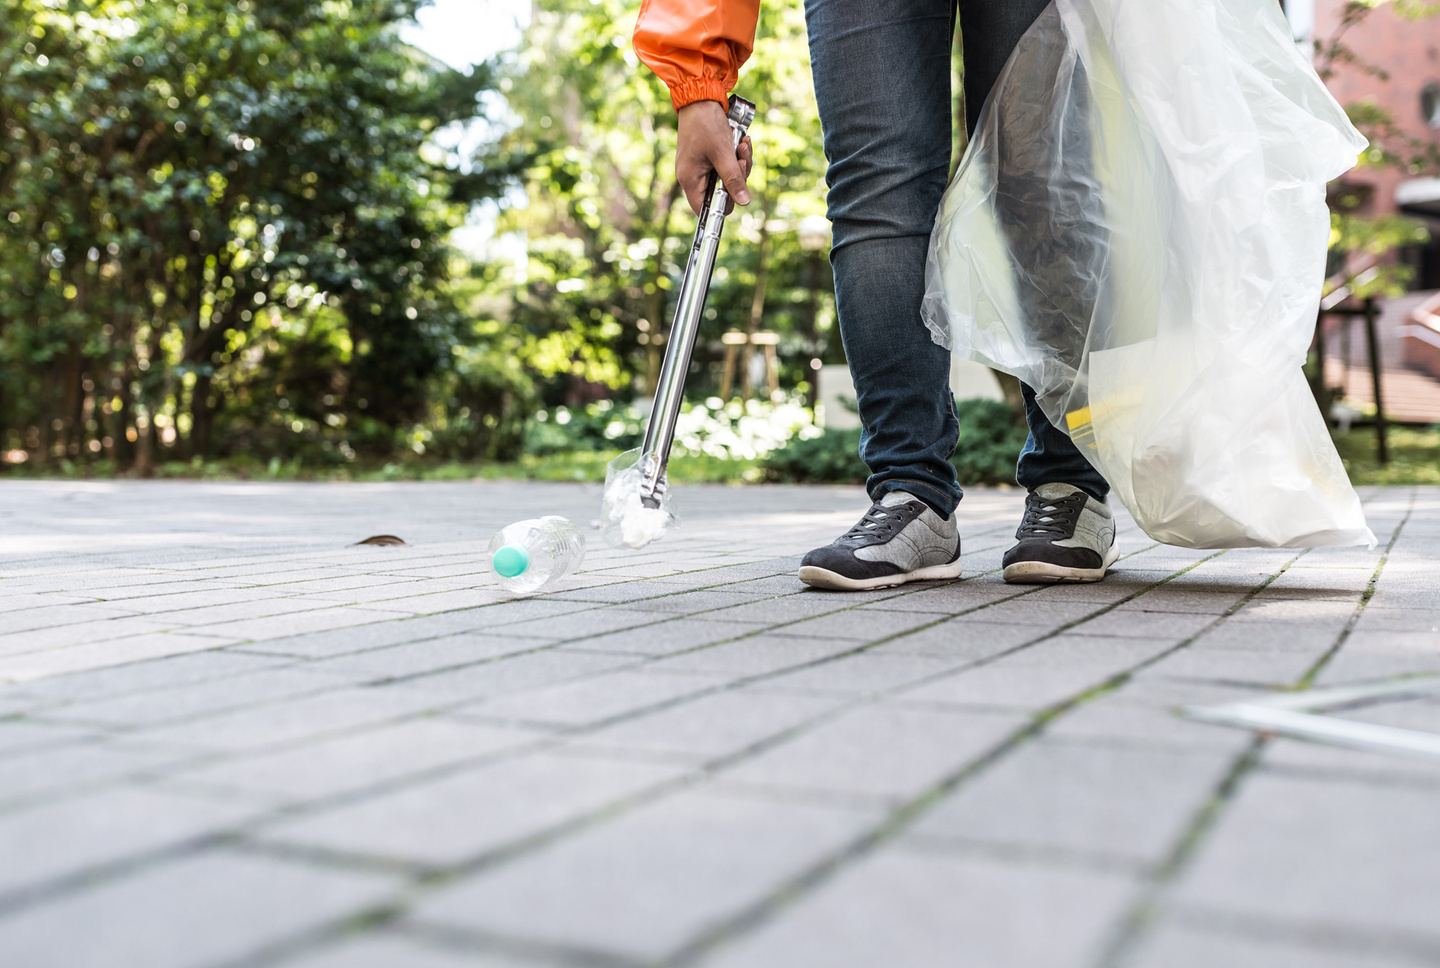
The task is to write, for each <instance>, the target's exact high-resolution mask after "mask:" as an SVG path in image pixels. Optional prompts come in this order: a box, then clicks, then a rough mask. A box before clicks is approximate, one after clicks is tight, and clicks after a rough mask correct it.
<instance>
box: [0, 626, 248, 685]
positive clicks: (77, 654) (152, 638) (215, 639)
mask: <svg viewBox="0 0 1440 968" xmlns="http://www.w3.org/2000/svg"><path fill="white" fill-rule="evenodd" d="M110 624H112V625H113V623H110ZM70 628H71V629H76V630H78V629H81V628H82V626H70ZM107 634H108V633H107ZM79 637H80V638H81V639H82V640H83V641H82V642H81V643H79V644H70V645H69V646H68V647H56V648H47V649H45V650H43V651H38V650H37V651H35V652H27V653H25V654H24V655H15V656H9V657H7V658H4V659H0V683H3V682H5V681H6V680H8V681H10V682H34V681H35V680H38V679H46V678H49V677H50V676H62V675H69V674H71V673H76V672H89V671H91V670H94V669H106V668H109V667H111V666H118V665H126V664H128V663H132V662H144V661H146V660H148V659H163V658H166V657H168V656H175V655H186V654H188V653H191V652H204V651H207V650H209V649H219V648H223V647H224V646H227V645H230V644H231V643H233V642H234V641H235V639H233V638H226V637H224V636H223V635H221V634H218V633H217V634H215V635H212V634H210V633H209V632H206V633H195V634H191V633H188V632H148V633H142V634H138V635H129V636H123V637H120V638H114V639H111V638H107V637H106V635H105V634H102V635H100V636H98V637H96V636H94V635H93V633H92V634H90V636H89V638H86V637H85V635H84V634H81V635H80V636H79ZM86 643H88V644H86Z"/></svg>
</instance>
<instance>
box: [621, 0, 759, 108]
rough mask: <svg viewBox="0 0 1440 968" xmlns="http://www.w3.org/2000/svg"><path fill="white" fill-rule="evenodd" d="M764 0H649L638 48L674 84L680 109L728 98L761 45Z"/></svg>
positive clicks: (658, 73)
mask: <svg viewBox="0 0 1440 968" xmlns="http://www.w3.org/2000/svg"><path fill="white" fill-rule="evenodd" d="M759 19H760V0H644V2H642V3H641V4H640V19H639V20H637V21H636V22H635V38H634V39H635V53H636V54H637V55H638V56H639V58H640V59H641V60H642V61H644V62H645V64H646V66H647V67H649V68H650V69H651V70H652V71H654V72H655V74H656V76H658V77H659V78H660V80H662V81H664V82H665V85H666V86H667V87H669V88H670V103H671V104H673V105H675V110H677V111H678V110H680V109H681V108H683V107H684V106H685V105H687V104H693V103H694V102H696V101H719V102H720V103H721V104H725V103H726V97H727V96H728V95H729V93H730V89H731V88H733V87H734V86H735V81H736V80H737V79H738V78H739V76H740V66H741V65H742V64H744V63H745V61H746V60H747V59H748V58H749V57H750V51H751V50H752V49H753V48H754V46H755V24H756V21H758V20H759Z"/></svg>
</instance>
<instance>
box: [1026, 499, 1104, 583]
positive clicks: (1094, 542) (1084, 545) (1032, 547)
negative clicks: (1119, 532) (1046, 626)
mask: <svg viewBox="0 0 1440 968" xmlns="http://www.w3.org/2000/svg"><path fill="white" fill-rule="evenodd" d="M1015 537H1016V538H1018V539H1019V543H1018V544H1016V545H1015V547H1013V548H1011V549H1010V550H1009V551H1007V552H1005V558H1004V560H1003V563H1004V565H1005V580H1006V581H1008V582H1012V583H1014V584H1047V583H1051V582H1082V581H1099V580H1100V579H1102V578H1104V577H1105V571H1106V569H1108V568H1109V567H1110V566H1111V565H1113V564H1115V559H1116V558H1118V557H1120V549H1119V548H1118V547H1117V546H1116V544H1115V518H1114V516H1113V515H1111V513H1110V506H1109V505H1108V504H1106V503H1105V502H1104V501H1097V500H1095V498H1093V497H1091V496H1090V495H1088V494H1086V493H1085V492H1084V491H1082V490H1080V488H1078V487H1075V486H1073V485H1070V484H1041V485H1040V486H1039V487H1037V488H1035V490H1033V491H1031V492H1030V494H1029V496H1028V497H1026V498H1025V518H1024V520H1022V521H1021V522H1020V529H1019V530H1018V531H1016V532H1015Z"/></svg>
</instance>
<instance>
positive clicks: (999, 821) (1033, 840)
mask: <svg viewBox="0 0 1440 968" xmlns="http://www.w3.org/2000/svg"><path fill="white" fill-rule="evenodd" d="M1233 759H1234V757H1233V756H1232V755H1230V754H1228V753H1227V752H1223V751H1219V750H1195V751H1193V752H1190V753H1188V754H1185V755H1176V754H1175V752H1174V751H1172V750H1167V749H1161V748H1150V749H1144V748H1135V747H1106V746H1094V745H1076V744H1071V743H1064V742H1056V741H1053V740H1042V741H1040V742H1036V743H1031V744H1029V745H1027V746H1026V747H1024V748H1023V749H1020V750H1017V751H1016V752H1014V753H1013V754H1011V755H1010V756H1007V757H1005V758H1004V759H1003V760H1001V761H1000V762H999V763H997V764H996V765H994V766H993V767H991V768H990V769H988V770H986V771H984V772H983V773H981V774H980V775H979V776H977V777H975V778H974V779H972V780H970V781H968V782H966V783H965V784H963V785H962V786H961V787H960V789H958V790H956V791H955V792H954V793H952V794H951V795H950V796H948V797H947V798H946V799H945V800H943V801H942V802H940V803H939V804H937V805H936V806H935V807H934V808H933V809H932V810H930V811H929V812H927V813H926V814H925V815H924V816H923V817H922V818H921V819H920V820H919V822H917V823H916V824H915V826H914V827H913V828H912V829H913V830H914V831H915V832H916V833H917V834H922V835H929V836H934V837H946V838H956V839H957V840H960V841H963V842H973V841H979V842H987V843H995V844H1014V845H1021V846H1024V847H1026V848H1030V849H1034V850H1039V851H1042V852H1043V851H1053V852H1055V853H1058V854H1062V855H1063V854H1068V855H1075V856H1079V857H1082V858H1084V857H1093V858H1095V859H1097V860H1099V861H1102V862H1103V861H1105V860H1107V859H1109V858H1116V859H1120V860H1122V861H1128V862H1131V863H1133V864H1135V865H1136V866H1137V868H1143V867H1150V866H1152V865H1154V864H1156V863H1158V862H1159V861H1160V860H1162V859H1163V858H1164V857H1165V855H1166V854H1167V853H1168V851H1169V850H1170V849H1171V847H1172V846H1173V844H1174V842H1175V840H1176V838H1177V837H1179V835H1180V834H1181V833H1182V832H1183V830H1184V829H1185V826H1186V825H1187V824H1188V823H1189V821H1190V819H1191V817H1192V816H1193V815H1194V813H1195V811H1196V810H1198V809H1199V807H1200V806H1201V805H1202V804H1204V803H1205V802H1206V801H1207V800H1208V799H1209V798H1210V797H1211V795H1212V794H1213V793H1214V792H1215V789H1216V787H1217V786H1218V784H1219V782H1220V779H1221V777H1223V776H1224V774H1225V772H1226V771H1227V770H1228V769H1229V767H1230V764H1231V763H1232V762H1233Z"/></svg>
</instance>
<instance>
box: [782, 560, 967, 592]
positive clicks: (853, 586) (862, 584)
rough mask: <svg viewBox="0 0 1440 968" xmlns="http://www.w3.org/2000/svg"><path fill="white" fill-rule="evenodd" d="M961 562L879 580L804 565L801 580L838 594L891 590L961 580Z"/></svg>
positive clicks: (883, 576) (882, 576)
mask: <svg viewBox="0 0 1440 968" xmlns="http://www.w3.org/2000/svg"><path fill="white" fill-rule="evenodd" d="M959 577H960V562H959V561H952V562H950V563H949V564H946V565H930V566H928V567H926V568H917V569H915V570H914V571H907V572H905V573H903V574H900V575H881V576H880V577H879V578H846V577H845V576H844V575H842V574H840V573H839V572H837V571H831V570H830V569H828V568H816V567H815V566H814V565H804V566H802V567H801V569H800V580H801V581H803V582H804V583H805V584H807V585H809V586H810V587H811V588H828V589H830V590H831V591H837V592H863V591H867V590H869V589H872V588H890V587H892V586H894V585H903V584H905V583H906V582H910V581H938V580H940V579H944V578H959Z"/></svg>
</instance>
